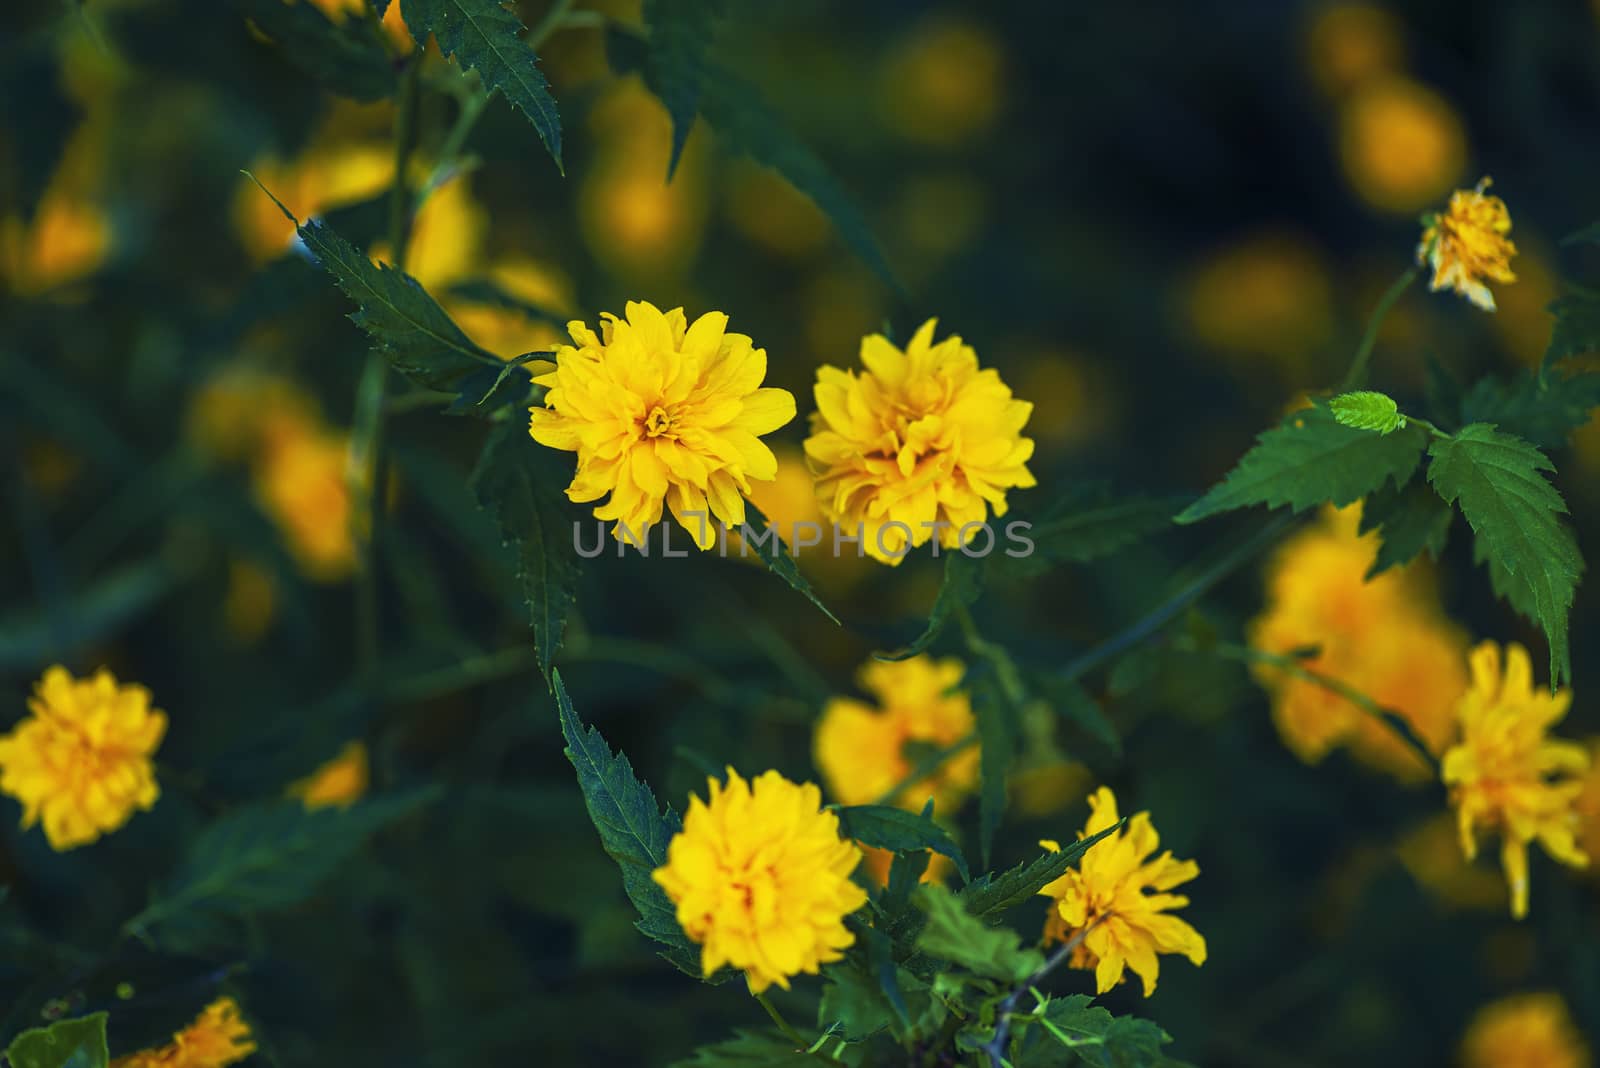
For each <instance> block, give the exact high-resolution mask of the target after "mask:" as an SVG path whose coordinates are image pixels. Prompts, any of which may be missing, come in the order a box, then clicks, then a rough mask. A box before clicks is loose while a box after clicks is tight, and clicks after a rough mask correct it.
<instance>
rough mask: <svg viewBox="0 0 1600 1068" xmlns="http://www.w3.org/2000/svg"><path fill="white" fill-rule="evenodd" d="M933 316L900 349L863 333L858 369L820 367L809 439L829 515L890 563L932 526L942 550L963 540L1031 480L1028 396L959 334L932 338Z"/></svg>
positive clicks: (920, 541) (819, 494)
mask: <svg viewBox="0 0 1600 1068" xmlns="http://www.w3.org/2000/svg"><path fill="white" fill-rule="evenodd" d="M937 324H938V320H936V319H929V320H928V321H927V322H926V323H923V324H922V327H921V329H919V330H918V331H917V332H916V334H915V335H914V336H913V337H912V338H911V343H910V344H909V345H907V346H906V348H905V351H903V352H902V351H901V350H900V349H898V348H896V347H895V346H894V345H893V344H892V343H891V342H890V341H889V339H888V338H886V337H884V336H883V335H881V334H870V335H868V336H867V337H864V338H862V339H861V362H862V364H863V365H864V366H865V368H866V370H864V371H862V372H861V373H860V374H859V375H858V374H857V373H856V372H855V371H841V370H839V369H838V368H837V367H831V366H824V367H821V368H819V369H818V371H817V384H816V388H815V390H814V393H815V396H816V402H817V410H816V411H815V412H814V413H812V416H811V436H810V437H808V438H807V439H806V443H805V447H806V457H807V458H808V459H809V460H810V462H811V469H812V473H813V474H814V475H815V476H816V480H817V500H818V501H819V502H820V503H821V504H822V514H823V515H825V516H826V517H827V518H828V519H829V521H830V522H833V523H837V524H839V526H840V527H841V528H842V530H843V533H844V534H845V535H850V536H854V535H856V534H858V533H859V534H860V536H861V538H862V542H863V547H864V548H865V550H866V552H867V553H868V554H869V555H871V556H872V557H874V558H875V559H878V560H881V561H883V562H884V563H887V564H898V563H899V562H900V561H901V560H902V559H904V558H905V555H906V553H907V552H908V551H909V550H910V549H912V548H915V547H916V546H918V545H922V544H924V543H926V542H927V541H928V539H929V538H931V537H933V535H934V531H935V529H937V530H938V532H939V534H938V536H939V544H940V545H942V546H944V547H946V548H951V549H953V548H956V547H958V546H961V545H963V544H966V541H969V540H971V539H972V538H974V537H976V536H977V533H976V532H975V531H974V530H972V529H971V528H972V525H974V524H976V525H982V524H983V523H984V521H985V520H986V519H987V518H988V514H989V509H990V508H991V507H992V508H993V510H994V514H995V515H996V516H1003V515H1005V514H1006V490H1007V489H1011V488H1014V487H1018V488H1026V487H1028V486H1032V485H1034V479H1033V475H1032V473H1030V472H1029V471H1028V467H1027V461H1028V458H1029V457H1031V456H1032V455H1033V440H1032V439H1031V438H1025V437H1022V434H1021V431H1022V427H1023V425H1024V424H1026V423H1027V421H1028V416H1029V415H1030V414H1031V413H1032V412H1033V405H1032V404H1029V403H1028V402H1027V401H1021V400H1017V399H1016V398H1014V397H1013V396H1012V395H1011V390H1010V389H1009V388H1008V387H1007V386H1006V384H1005V383H1004V382H1002V381H1001V380H1000V375H999V372H997V371H995V370H994V369H992V368H991V369H988V370H981V371H980V370H979V369H978V356H977V353H975V352H973V350H972V348H971V346H969V345H966V344H964V343H963V342H962V340H961V338H960V337H959V336H956V335H951V336H950V337H947V338H945V339H944V340H943V341H941V342H939V343H938V344H934V341H933V331H934V328H935V326H936V325H937ZM963 530H966V531H967V533H966V534H965V540H964V538H963V533H962V532H963ZM995 537H998V535H995Z"/></svg>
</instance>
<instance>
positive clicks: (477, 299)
mask: <svg viewBox="0 0 1600 1068" xmlns="http://www.w3.org/2000/svg"><path fill="white" fill-rule="evenodd" d="M445 292H446V293H447V294H448V295H449V297H450V299H451V300H453V301H458V302H461V303H465V304H482V305H485V306H487V307H490V308H499V309H500V310H501V311H510V312H516V313H518V314H519V315H522V316H523V317H524V318H528V319H533V320H535V321H537V322H542V323H549V324H550V325H551V326H557V327H560V328H561V329H562V330H565V329H566V327H567V324H568V323H569V322H571V321H572V316H570V315H563V314H561V313H560V312H559V311H556V310H555V309H554V308H547V307H545V306H544V305H543V304H535V303H534V302H533V301H531V300H525V299H524V298H522V297H519V296H517V295H516V294H515V293H512V292H509V291H508V290H506V289H505V288H504V287H503V286H501V285H499V284H498V283H496V282H494V281H492V280H491V279H487V278H473V279H469V280H468V281H465V282H457V283H455V284H454V285H452V286H450V287H448V288H447V289H446V290H445Z"/></svg>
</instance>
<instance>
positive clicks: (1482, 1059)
mask: <svg viewBox="0 0 1600 1068" xmlns="http://www.w3.org/2000/svg"><path fill="white" fill-rule="evenodd" d="M1461 1063H1462V1065H1463V1068H1589V1065H1590V1064H1591V1063H1593V1062H1592V1061H1591V1060H1590V1059H1589V1048H1588V1046H1587V1045H1585V1043H1584V1041H1583V1035H1582V1034H1581V1033H1580V1032H1579V1031H1578V1028H1577V1027H1576V1026H1575V1025H1574V1024H1573V1022H1572V1017H1571V1015H1569V1014H1568V1012H1567V1003H1566V1002H1564V1001H1562V1000H1561V995H1560V994H1555V993H1538V994H1518V995H1516V996H1514V997H1509V998H1502V999H1500V1000H1499V1001H1496V1002H1493V1003H1491V1004H1489V1005H1485V1006H1484V1007H1483V1008H1481V1009H1479V1010H1478V1012H1477V1014H1476V1015H1474V1016H1473V1018H1472V1023H1471V1025H1470V1026H1468V1028H1467V1034H1466V1037H1465V1038H1464V1039H1462V1042H1461Z"/></svg>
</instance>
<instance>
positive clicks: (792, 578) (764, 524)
mask: <svg viewBox="0 0 1600 1068" xmlns="http://www.w3.org/2000/svg"><path fill="white" fill-rule="evenodd" d="M744 516H745V518H744V527H743V529H741V530H740V531H739V537H740V540H741V541H743V543H744V544H745V545H746V546H748V547H749V548H750V549H751V550H752V551H754V552H755V554H756V555H757V556H759V557H760V558H761V561H762V562H763V563H765V564H766V565H767V570H768V571H771V572H772V573H773V574H774V575H777V576H778V577H779V578H781V579H783V581H785V582H787V583H788V584H789V586H790V588H791V589H794V590H797V591H799V593H800V594H801V595H802V596H804V597H805V599H806V600H808V601H810V602H811V603H812V604H814V605H816V606H817V607H818V608H820V609H822V614H823V615H825V616H827V617H828V618H829V619H830V620H832V621H833V623H834V624H835V625H836V626H838V625H841V624H840V623H839V619H838V617H837V616H835V615H834V614H833V613H832V612H830V611H828V606H827V605H825V604H823V603H822V602H821V601H820V600H818V598H817V595H816V593H815V591H813V590H812V589H811V583H809V582H807V581H806V577H805V576H804V575H802V574H801V573H800V565H799V564H797V563H795V560H794V557H792V556H790V555H789V551H788V550H787V549H786V548H784V544H783V542H782V541H781V540H780V539H779V538H778V528H776V527H774V526H773V525H772V523H771V521H770V520H768V519H767V517H766V516H765V515H763V514H761V509H759V508H757V507H756V506H755V503H754V502H753V501H746V502H745V504H744ZM758 530H759V531H761V532H762V533H759V534H758V533H756V531H758ZM742 551H743V550H741V552H742Z"/></svg>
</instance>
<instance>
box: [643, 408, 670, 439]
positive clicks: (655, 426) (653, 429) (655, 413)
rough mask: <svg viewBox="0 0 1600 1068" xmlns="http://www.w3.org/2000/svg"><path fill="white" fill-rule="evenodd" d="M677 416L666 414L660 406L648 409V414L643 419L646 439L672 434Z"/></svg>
mask: <svg viewBox="0 0 1600 1068" xmlns="http://www.w3.org/2000/svg"><path fill="white" fill-rule="evenodd" d="M677 421H678V419H677V416H676V415H673V414H672V413H670V412H668V411H667V410H666V409H665V408H663V407H661V405H659V404H658V405H656V406H655V407H654V408H651V409H650V414H649V415H647V416H645V419H644V432H645V435H646V436H647V437H652V438H659V437H661V435H663V434H670V433H672V430H673V427H674V426H675V425H676V424H677Z"/></svg>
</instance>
